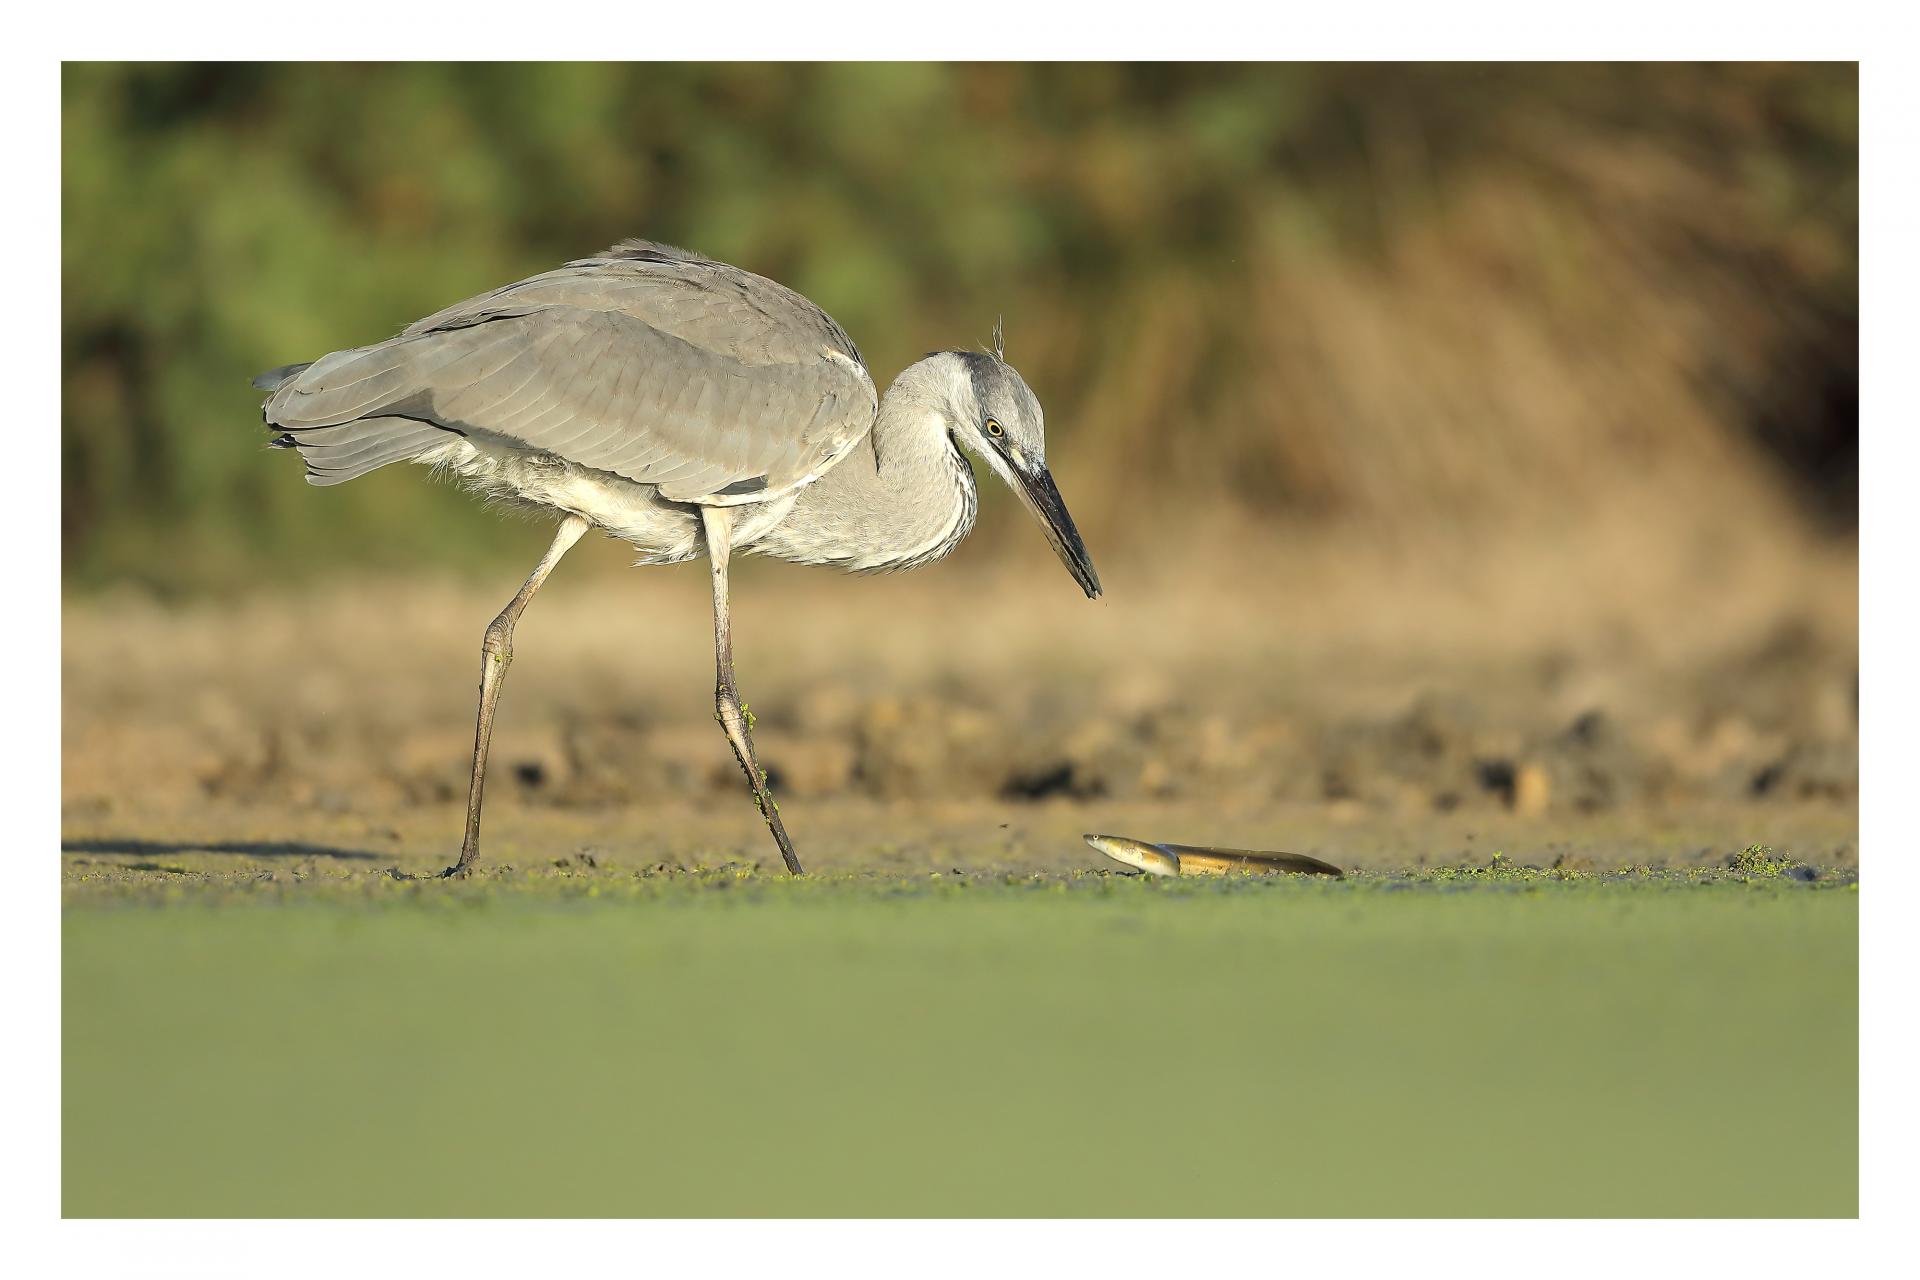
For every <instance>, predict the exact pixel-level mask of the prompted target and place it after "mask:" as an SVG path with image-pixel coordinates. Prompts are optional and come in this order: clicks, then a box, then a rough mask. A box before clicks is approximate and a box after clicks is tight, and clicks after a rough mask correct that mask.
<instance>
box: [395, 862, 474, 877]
mask: <svg viewBox="0 0 1920 1280" xmlns="http://www.w3.org/2000/svg"><path fill="white" fill-rule="evenodd" d="M387 874H388V875H390V876H392V877H393V878H394V879H395V880H470V879H472V878H473V864H472V863H464V864H463V863H455V864H454V865H453V866H451V867H448V868H447V869H446V870H445V871H427V872H413V871H402V870H401V869H400V868H398V867H388V868H387Z"/></svg>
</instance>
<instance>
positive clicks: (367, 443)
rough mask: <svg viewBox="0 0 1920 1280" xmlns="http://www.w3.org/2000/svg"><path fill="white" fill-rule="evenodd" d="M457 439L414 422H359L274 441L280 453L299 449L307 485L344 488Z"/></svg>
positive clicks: (300, 430) (309, 430)
mask: <svg viewBox="0 0 1920 1280" xmlns="http://www.w3.org/2000/svg"><path fill="white" fill-rule="evenodd" d="M453 438H454V433H452V432H449V431H447V430H446V429H444V428H442V427H436V426H433V425H431V424H429V423H424V422H416V421H415V420H414V419H412V418H360V419H357V420H356V421H353V422H346V423H342V424H340V425H339V426H333V427H309V428H293V429H289V430H286V431H284V432H283V433H282V434H280V435H278V436H276V437H274V439H273V441H272V442H271V443H272V444H273V446H274V447H275V448H278V449H298V450H299V451H300V457H301V458H302V459H303V460H305V462H306V464H307V483H308V484H313V485H329V484H344V483H345V482H346V481H348V480H353V479H356V478H357V477H360V476H363V475H365V474H367V472H369V471H373V470H375V469H376V468H379V467H384V466H386V465H387V464H388V463H389V462H406V461H408V460H410V459H413V458H417V457H419V456H420V455H421V454H423V453H426V452H428V451H429V450H432V449H435V448H437V447H439V446H440V445H443V444H446V443H447V442H448V441H449V440H452V439H453Z"/></svg>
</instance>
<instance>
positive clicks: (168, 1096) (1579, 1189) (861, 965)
mask: <svg viewBox="0 0 1920 1280" xmlns="http://www.w3.org/2000/svg"><path fill="white" fill-rule="evenodd" d="M1175 888H1177V889H1179V890H1181V891H1179V892H1175V891H1169V890H1168V889H1167V888H1164V887H1157V886H1154V885H1151V884H1143V883H1141V882H1123V881H1117V880H1115V881H1109V882H1107V883H1106V884H1104V885H1100V886H1097V887H1095V888H1081V887H1078V886H1074V885H1057V886H1054V887H1052V888H1046V887H1038V888H1034V887H1028V888H1021V887H1014V886H997V887H996V886H987V887H983V888H979V889H975V890H973V891H969V892H956V891H951V890H948V891H930V890H929V891H921V890H914V891H905V890H898V891H896V890H894V889H890V888H889V887H887V886H886V885H885V884H884V883H881V884H876V883H872V882H860V883H848V884H841V885H838V886H835V885H831V884H829V885H819V884H812V885H807V884H799V885H794V886H792V888H791V889H786V890H783V889H781V888H780V887H779V883H778V882H772V883H769V884H764V885H760V886H749V887H748V891H740V892H731V893H727V892H710V891H703V890H698V889H694V890H688V891H684V892H683V891H678V890H675V889H672V888H668V889H660V890H649V891H647V892H645V893H638V894H630V895H624V896H623V895H612V896H610V897H595V898H585V897H581V896H577V895H574V896H567V897H556V896H550V895H541V894H538V893H525V894H518V895H515V894H488V893H485V892H469V893H464V894H460V895H449V896H447V897H444V898H435V897H433V896H432V895H431V894H417V893H412V892H409V893H405V894H401V893H393V894H385V896H382V895H383V894H384V891H380V890H369V891H367V892H368V895H369V896H368V897H367V898H366V899H365V900H362V899H360V898H357V897H354V896H353V895H351V894H350V895H347V896H345V897H337V898H330V897H327V896H325V895H315V896H314V897H313V898H312V899H310V900H309V899H303V898H302V897H301V896H300V895H298V894H293V895H286V894H277V895H274V896H271V897H268V898H263V899H262V900H260V901H258V902H253V901H238V902H226V903H224V904H222V905H219V906H206V905H196V904H195V903H194V902H193V901H192V900H191V899H189V900H187V901H186V902H184V903H180V904H176V905H151V904H140V905H108V906H101V905H97V904H96V905H87V906H78V907H70V908H69V910H68V913H67V915H66V919H65V940H64V971H63V974H62V981H63V996H64V1022H63V1049H64V1084H65V1087H64V1092H63V1097H62V1110H63V1124H64V1163H63V1169H62V1177H63V1195H64V1208H65V1212H66V1213H67V1214H68V1215H70V1216H93V1215H135V1216H146V1215H164V1216H172V1215H240V1216H250V1215H296V1216H310V1215H356V1216H357V1215H378V1216H414V1215H531V1216H551V1215H566V1216H577V1215H673V1216H682V1215H816V1214H833V1215H900V1214H929V1215H950V1214H963V1215H1134V1214H1150V1215H1257V1216H1270V1215H1454V1214H1471V1215H1499V1216H1511V1215H1541V1214H1553V1215H1562V1214H1571V1215H1657V1216H1692V1215H1794V1216H1815V1215H1852V1214H1854V1213H1855V1212H1857V1199H1858V1181H1857V1170H1856V1156H1857V1114H1858V1089H1857V1066H1858V1057H1857V1025H1858V1023H1857V969H1856V945H1857V936H1858V895H1857V892H1856V891H1854V890H1852V889H1837V890H1836V889H1827V888H1820V889H1813V888H1792V889H1789V888H1786V887H1784V886H1783V887H1778V888H1772V887H1764V886H1754V885H1738V884H1723V885H1696V886H1678V887H1642V888H1629V887H1622V886H1619V885H1612V886H1594V887H1587V888H1560V889H1554V890H1549V891H1511V890H1508V891H1503V890H1502V889H1498V888H1476V889H1470V890H1465V891H1459V892H1448V891H1446V889H1445V887H1444V886H1433V885H1426V886H1419V887H1416V891H1414V892H1407V893H1387V892H1362V891H1360V890H1358V889H1352V888H1349V887H1347V886H1339V885H1334V886H1295V885H1292V884H1288V885H1273V886H1270V887H1269V886H1266V885H1262V886H1258V887H1257V888H1249V889H1241V890H1225V889H1223V890H1221V891H1218V892H1213V891H1191V890H1187V889H1186V886H1184V885H1178V886H1175ZM355 892H356V893H358V892H360V891H358V890H356V891H355Z"/></svg>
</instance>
